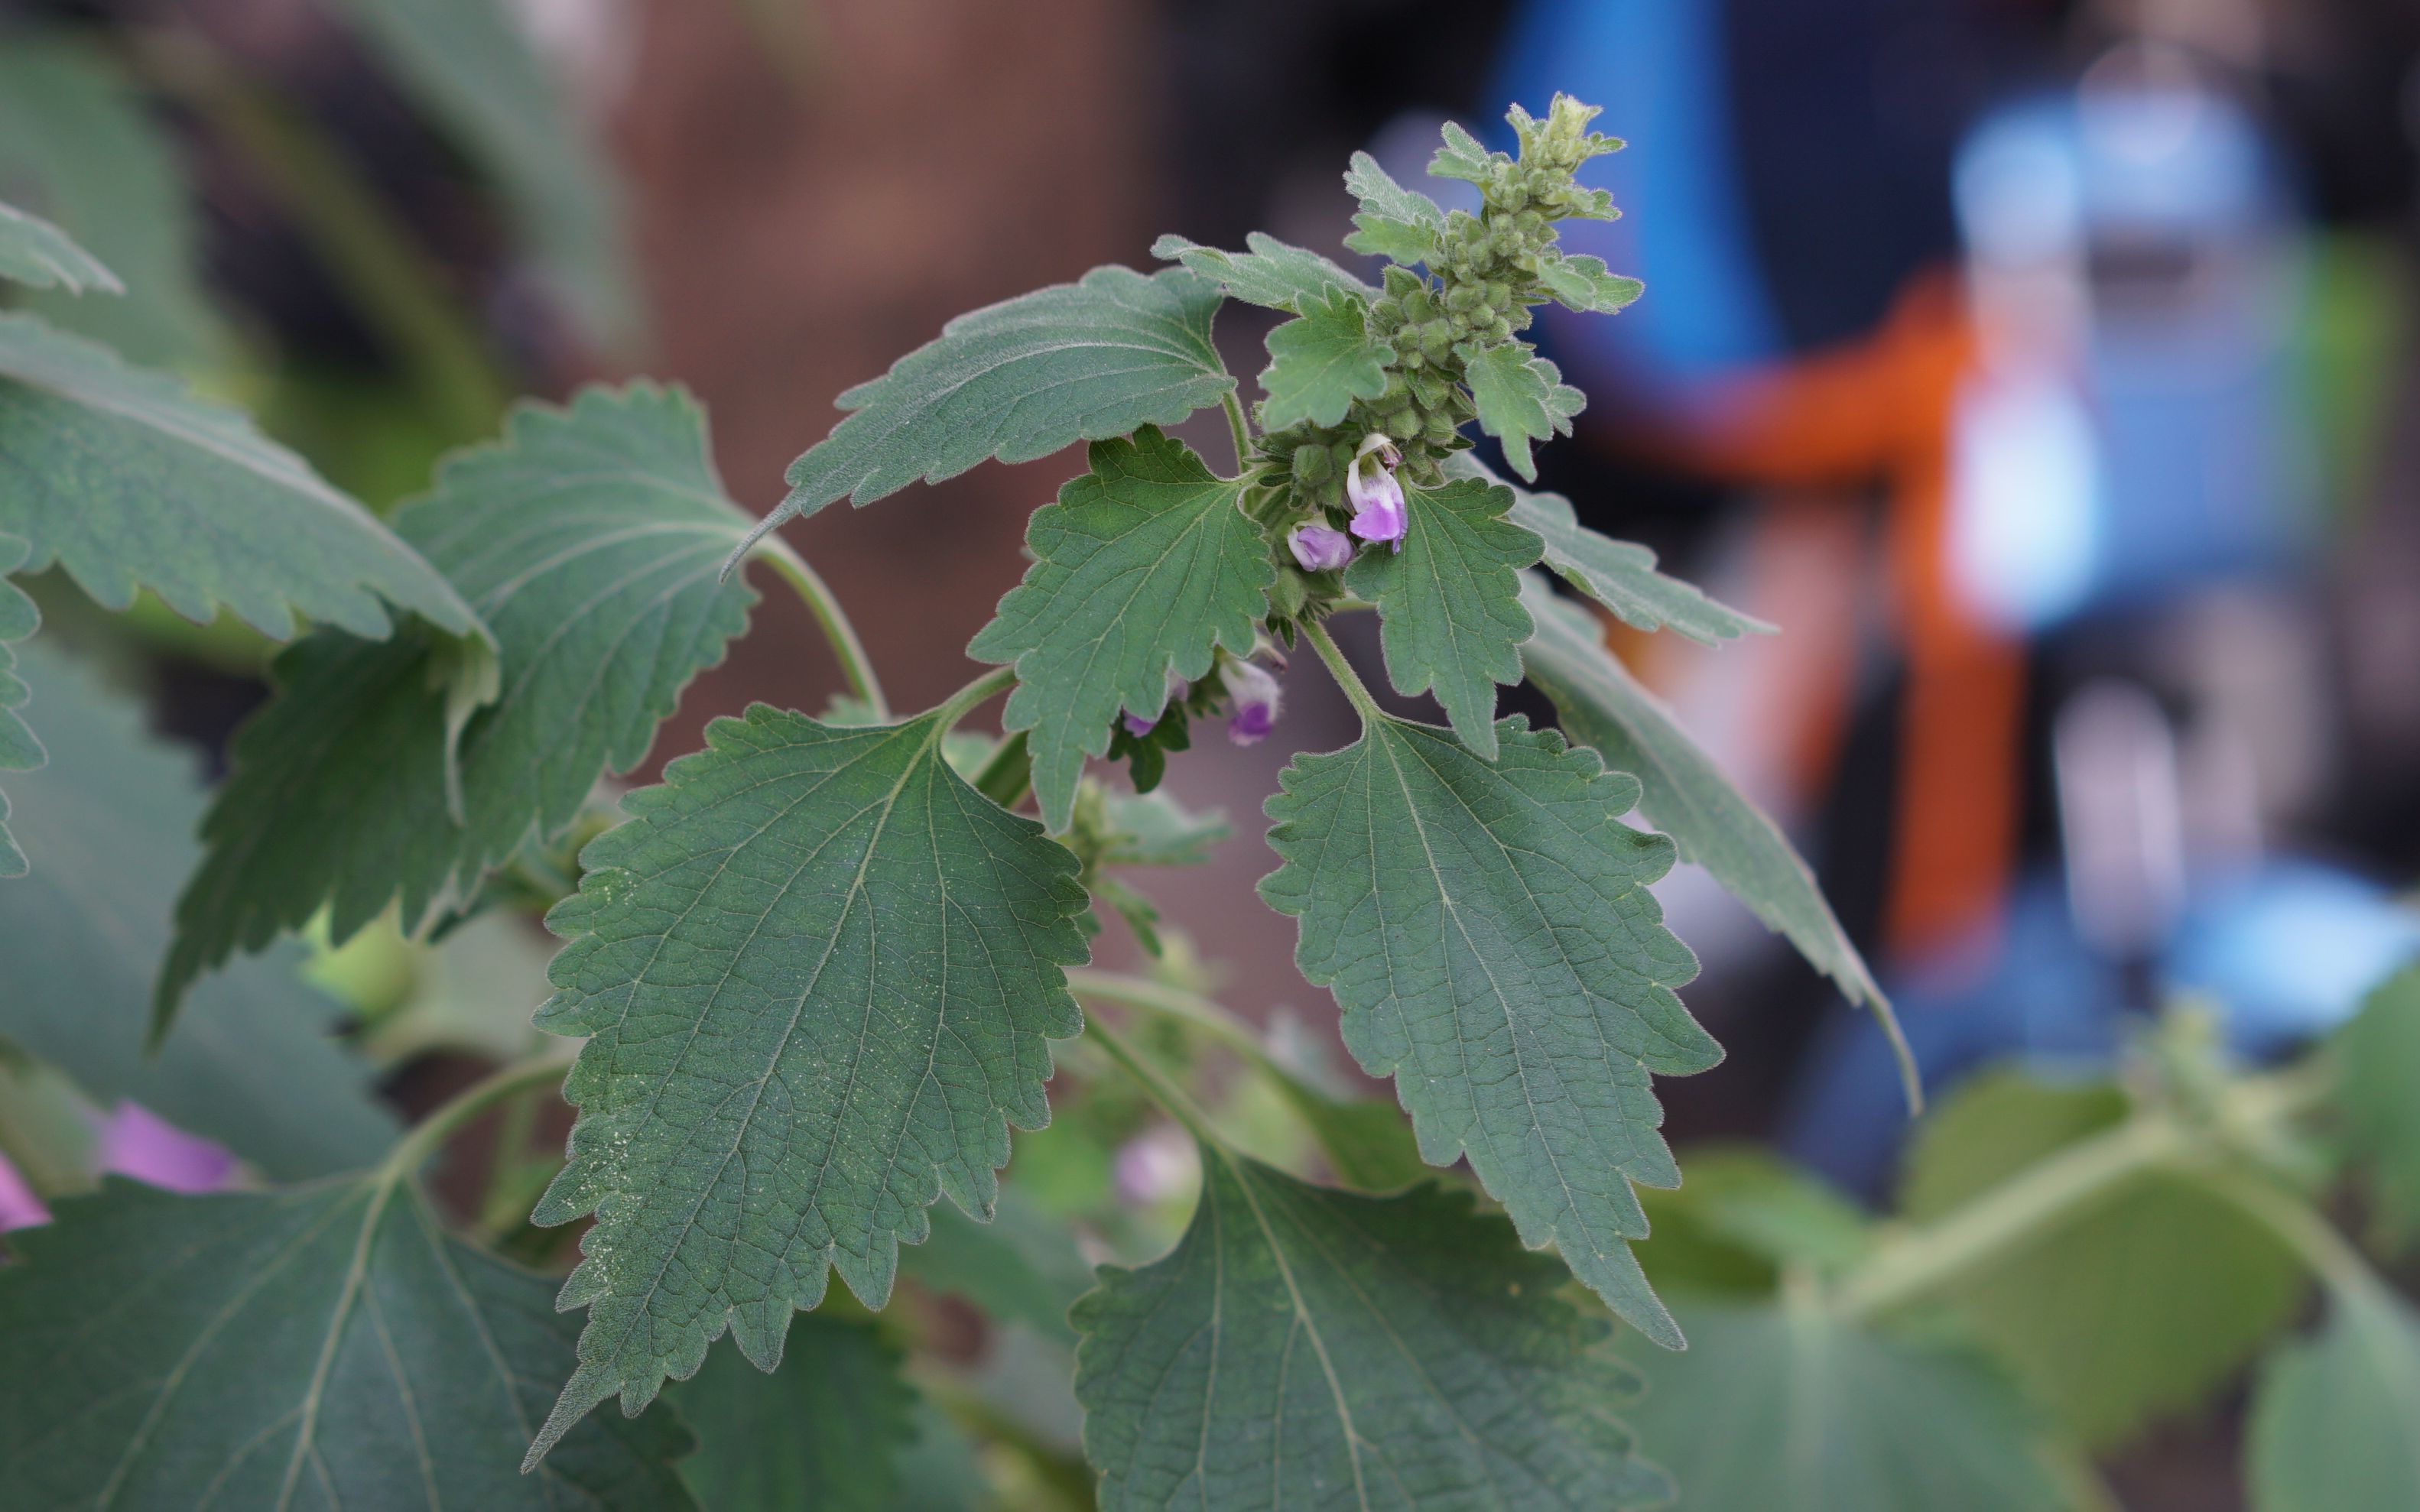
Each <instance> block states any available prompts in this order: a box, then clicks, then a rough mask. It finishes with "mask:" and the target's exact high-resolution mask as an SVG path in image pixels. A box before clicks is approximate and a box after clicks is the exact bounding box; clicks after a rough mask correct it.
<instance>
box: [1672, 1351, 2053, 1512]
mask: <svg viewBox="0 0 2420 1512" xmlns="http://www.w3.org/2000/svg"><path fill="white" fill-rule="evenodd" d="M1681 1317H1682V1319H1683V1321H1684V1322H1686V1323H1687V1324H1688V1327H1689V1348H1688V1350H1687V1352H1686V1353H1682V1354H1654V1355H1652V1356H1651V1355H1650V1354H1649V1351H1646V1350H1625V1353H1626V1354H1628V1355H1630V1356H1631V1357H1632V1359H1633V1363H1635V1364H1636V1365H1637V1366H1638V1368H1639V1370H1640V1372H1641V1373H1642V1374H1644V1375H1645V1376H1646V1378H1647V1390H1646V1392H1645V1394H1644V1395H1642V1396H1640V1398H1639V1400H1638V1403H1637V1405H1636V1406H1634V1407H1632V1408H1631V1409H1630V1410H1629V1414H1630V1418H1631V1421H1632V1423H1633V1424H1634V1425H1636V1427H1637V1431H1638V1437H1639V1442H1640V1443H1643V1444H1645V1445H1646V1446H1647V1447H1648V1449H1649V1451H1650V1452H1652V1454H1653V1455H1654V1456H1655V1458H1656V1459H1657V1461H1658V1462H1660V1463H1661V1464H1662V1465H1663V1466H1664V1468H1665V1469H1666V1470H1667V1471H1668V1472H1670V1473H1671V1476H1672V1479H1673V1480H1674V1481H1675V1482H1676V1483H1677V1484H1678V1485H1679V1486H1680V1488H1681V1501H1680V1505H1681V1506H1682V1507H1684V1508H1687V1509H1688V1512H2065V1509H2066V1508H2067V1506H2068V1505H2069V1504H2068V1502H2067V1500H2066V1498H2065V1497H2064V1496H2062V1495H2061V1494H2060V1492H2059V1490H2058V1489H2057V1488H2056V1486H2055V1484H2054V1483H2053V1481H2052V1478H2051V1475H2050V1474H2049V1473H2048V1471H2047V1470H2046V1469H2045V1467H2044V1464H2043V1462H2042V1460H2041V1459H2040V1458H2038V1456H2037V1453H2036V1451H2035V1449H2034V1446H2033V1444H2032V1443H2031V1442H2030V1441H2031V1435H2032V1430H2033V1425H2032V1423H2031V1421H2030V1419H2029V1418H2028V1417H2027V1415H2026V1413H2025V1411H2024V1404H2023V1402H2022V1401H2021V1400H2020V1399H2019V1398H2018V1396H2017V1395H2016V1394H2015V1393H2014V1392H2012V1391H2010V1390H2009V1388H2008V1387H2007V1385H2006V1384H2005V1383H2004V1382H2002V1381H2000V1380H1999V1379H1998V1378H1996V1377H1995V1376H1993V1374H1991V1372H1990V1371H1989V1369H1988V1368H1987V1367H1986V1366H1985V1365H1983V1364H1982V1363H1981V1362H1979V1361H1977V1360H1974V1359H1972V1358H1970V1357H1968V1356H1966V1355H1963V1354H1958V1353H1952V1352H1949V1351H1947V1350H1937V1349H1931V1348H1926V1347H1922V1346H1918V1345H1916V1344H1912V1343H1900V1342H1898V1341H1896V1340H1892V1339H1889V1338H1885V1337H1883V1336H1880V1335H1873V1334H1869V1333H1867V1332H1865V1331H1864V1330H1862V1329H1860V1328H1858V1327H1857V1326H1856V1325H1855V1324H1854V1323H1849V1322H1844V1321H1840V1320H1837V1319H1832V1318H1828V1317H1825V1316H1824V1315H1823V1314H1821V1313H1818V1312H1813V1311H1795V1310H1791V1309H1788V1308H1783V1307H1776V1306H1716V1305H1712V1304H1699V1305H1693V1306H1684V1307H1683V1309H1682V1311H1681Z"/></svg>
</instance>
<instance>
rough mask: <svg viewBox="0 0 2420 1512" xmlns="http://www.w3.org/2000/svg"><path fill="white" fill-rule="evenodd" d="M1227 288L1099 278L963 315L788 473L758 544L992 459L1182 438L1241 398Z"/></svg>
mask: <svg viewBox="0 0 2420 1512" xmlns="http://www.w3.org/2000/svg"><path fill="white" fill-rule="evenodd" d="M1221 298H1222V296H1221V295H1220V293H1219V291H1218V285H1216V284H1214V283H1212V282H1211V281H1210V280H1208V279H1206V278H1203V277H1202V276H1201V275H1199V274H1197V273H1193V272H1190V271H1187V270H1185V269H1182V268H1168V269H1163V270H1160V271H1159V272H1157V273H1155V274H1153V275H1152V276H1151V277H1149V278H1145V277H1144V276H1143V275H1142V274H1140V273H1138V272H1136V271H1134V270H1131V269H1126V268H1095V269H1094V270H1092V271H1091V272H1089V273H1086V274H1085V275H1084V278H1083V281H1082V282H1081V283H1077V284H1056V285H1051V286H1050V287H1048V288H1046V289H1038V290H1036V291H1034V292H1033V293H1032V294H1025V295H1020V296H1019V297H1017V298H1016V299H1013V300H1008V301H1002V302H1001V303H999V304H993V305H986V306H985V308H983V309H980V310H976V311H973V312H971V313H970V314H967V315H962V316H958V317H957V318H956V319H955V320H953V321H951V322H950V323H949V324H948V325H947V326H944V327H943V328H942V329H941V334H940V338H939V340H937V341H932V342H928V343H926V344H925V345H924V346H922V347H917V348H916V349H915V350H914V351H912V352H909V353H908V354H907V356H905V357H903V358H901V359H899V361H898V362H896V363H892V366H891V371H890V372H889V373H888V374H886V375H884V376H883V377H881V378H876V379H874V380H873V381H872V382H870V383H861V384H859V385H858V386H857V387H856V388H853V389H851V390H849V391H848V392H847V393H844V394H842V395H841V396H840V407H841V408H842V409H854V410H856V411H857V412H856V413H855V414H853V415H851V416H849V417H848V418H847V419H846V420H844V421H842V422H841V423H840V424H838V425H836V426H834V427H833V429H832V433H831V434H830V436H828V437H826V438H825V439H824V440H821V441H819V442H817V443H816V444H815V446H814V449H813V450H811V451H809V452H808V453H807V454H806V455H804V456H801V457H799V459H798V460H797V461H796V462H793V463H792V464H790V473H789V481H790V492H789V495H788V497H787V498H784V499H783V501H782V502H781V505H780V507H779V508H777V509H775V510H774V511H773V513H771V514H770V515H768V516H767V517H765V519H764V520H763V522H762V523H760V524H759V525H758V526H757V527H756V529H755V531H754V532H752V533H751V535H750V537H749V539H750V540H754V539H755V538H756V536H758V535H762V534H764V533H765V532H768V531H770V530H772V529H773V528H774V527H776V526H778V525H780V524H782V523H783V521H785V520H789V519H794V518H796V517H799V516H801V515H812V514H814V512H815V511H817V510H819V509H821V508H823V507H824V506H825V505H826V504H829V503H830V502H831V501H833V500H835V499H853V500H854V501H856V502H858V503H859V504H870V503H872V502H874V501H876V500H877V499H880V498H883V497H884V496H886V495H889V494H893V493H896V492H898V491H899V490H900V489H902V488H905V487H906V486H908V485H909V484H911V483H914V482H915V481H916V480H918V479H919V478H922V479H923V480H924V481H925V482H926V483H939V482H940V481H941V480H942V479H944V478H954V477H956V476H957V475H958V474H959V473H961V472H964V471H967V470H968V469H970V468H972V467H974V466H975V465H976V464H977V463H980V462H982V461H984V460H985V459H986V458H993V457H996V458H998V459H999V460H1001V461H1002V462H1031V461H1032V460H1033V459H1034V458H1036V457H1042V456H1048V455H1050V454H1051V453H1053V452H1056V451H1058V450H1060V449H1061V448H1062V447H1065V446H1070V445H1073V444H1074V443H1076V442H1077V441H1105V440H1109V438H1110V437H1112V436H1124V435H1125V434H1127V433H1128V432H1130V431H1133V430H1135V429H1136V428H1138V427H1139V426H1142V425H1173V424H1176V423H1177V422H1178V421H1180V420H1183V419H1184V418H1185V417H1186V416H1187V415H1189V414H1191V413H1192V412H1193V411H1195V410H1196V409H1202V407H1203V406H1205V405H1214V404H1217V403H1218V401H1219V400H1220V399H1221V398H1223V397H1224V396H1226V395H1227V394H1229V393H1233V391H1234V388H1235V380H1234V379H1233V378H1230V377H1228V376H1227V370H1226V368H1225V367H1224V366H1223V365H1221V364H1220V363H1219V361H1218V347H1216V346H1215V345H1214V344H1213V343H1212V341H1211V339H1210V321H1211V317H1212V316H1216V315H1217V314H1218V304H1219V301H1220V300H1221Z"/></svg>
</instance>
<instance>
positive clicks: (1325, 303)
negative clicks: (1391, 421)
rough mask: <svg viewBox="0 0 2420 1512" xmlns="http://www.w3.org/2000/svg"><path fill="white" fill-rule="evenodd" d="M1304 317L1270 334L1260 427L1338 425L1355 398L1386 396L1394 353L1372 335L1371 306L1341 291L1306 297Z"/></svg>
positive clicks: (1262, 383)
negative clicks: (1388, 366)
mask: <svg viewBox="0 0 2420 1512" xmlns="http://www.w3.org/2000/svg"><path fill="white" fill-rule="evenodd" d="M1300 308H1301V310H1302V315H1301V317H1300V318H1298V319H1294V320H1289V321H1287V322H1286V323H1285V324H1284V325H1281V326H1280V327H1278V328H1277V329H1276V330H1275V331H1272V332H1269V365H1268V366H1267V368H1265V369H1264V370H1263V372H1262V374H1261V389H1262V391H1263V392H1264V393H1266V394H1267V395H1268V397H1267V398H1266V399H1264V400H1263V401H1262V403H1261V424H1262V426H1263V427H1264V428H1265V429H1268V430H1283V429H1285V428H1286V427H1287V426H1289V425H1292V424H1297V423H1299V422H1301V421H1305V420H1308V421H1311V422H1312V423H1314V424H1321V425H1333V424H1337V423H1338V422H1340V421H1342V419H1343V418H1344V412H1345V411H1346V410H1347V409H1352V408H1353V401H1354V400H1356V399H1374V398H1376V397H1378V396H1379V395H1380V394H1382V393H1386V392H1387V360H1388V358H1389V357H1391V356H1392V355H1394V349H1393V348H1392V347H1388V345H1387V344H1386V343H1385V342H1384V341H1381V340H1380V339H1379V338H1378V337H1377V336H1376V335H1375V334H1374V333H1373V332H1372V331H1371V330H1370V306H1369V305H1368V304H1367V303H1365V302H1364V301H1361V300H1360V299H1357V298H1356V297H1355V296H1353V295H1351V294H1348V293H1345V292H1344V291H1343V290H1342V289H1330V290H1328V291H1327V293H1326V295H1325V296H1322V297H1306V298H1305V299H1304V300H1303V301H1301V305H1300Z"/></svg>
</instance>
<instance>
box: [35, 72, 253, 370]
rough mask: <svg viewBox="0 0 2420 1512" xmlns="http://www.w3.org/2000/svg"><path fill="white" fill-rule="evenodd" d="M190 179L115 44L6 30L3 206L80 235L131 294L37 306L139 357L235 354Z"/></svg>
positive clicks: (201, 359) (46, 299)
mask: <svg viewBox="0 0 2420 1512" xmlns="http://www.w3.org/2000/svg"><path fill="white" fill-rule="evenodd" d="M186 181H187V180H186V174H185V171H184V168H183V166H182V165H181V164H180V163H179V162H178V158H177V152H176V149H175V145H174V143H173V142H172V140H171V139H170V136H169V134H168V132H167V131H164V130H163V127H162V125H161V123H160V122H159V121H158V120H157V118H156V117H155V116H154V113H153V111H152V108H151V106H150V104H149V103H148V101H147V100H145V99H144V98H143V95H142V94H141V92H140V91H138V90H137V89H136V87H135V86H134V84H133V81H132V80H131V79H129V78H128V77H127V75H126V71H125V69H124V68H123V66H122V65H120V64H119V62H118V61H117V59H116V57H115V56H113V55H112V54H111V53H110V51H109V50H108V49H107V48H105V47H104V46H102V45H101V44H100V43H99V42H98V41H97V40H93V39H87V38H85V37H84V36H81V35H77V34H75V33H71V32H70V31H67V30H65V29H53V28H41V29H35V28H26V27H10V28H7V29H5V30H0V199H6V200H8V202H10V203H11V204H13V205H16V206H18V207H21V208H23V209H26V210H29V211H32V212H33V213H34V214H37V215H39V216H41V217H42V218H43V219H44V220H46V221H49V222H51V223H53V224H55V225H56V226H57V227H58V228H59V229H60V230H61V231H63V232H65V233H66V234H67V235H69V236H70V237H73V238H74V239H75V240H76V244H77V245H78V246H80V247H82V248H83V249H85V252H86V253H88V254H89V255H91V256H92V257H94V258H97V259H98V260H99V261H101V262H102V263H104V264H106V265H107V266H108V268H109V270H111V271H112V272H113V273H115V274H116V278H117V279H119V280H122V281H123V282H124V284H125V287H126V293H125V297H124V298H122V299H114V300H88V299H78V298H76V297H74V296H73V295H72V294H70V292H68V289H67V288H66V287H61V288H57V289H47V290H43V291H40V292H38V293H35V294H32V295H30V296H28V297H27V298H26V299H25V300H24V301H23V307H24V308H26V309H28V310H31V311H33V312H35V313H37V314H39V315H40V316H42V317H43V318H44V319H46V320H49V321H50V322H51V323H52V324H53V325H55V326H57V327H58V328H60V329H61V330H64V331H72V332H77V333H79V334H81V335H85V336H89V337H91V338H93V339H94V340H96V341H99V342H102V343H104V344H106V345H107V346H109V347H113V348H114V349H116V351H118V352H120V353H122V354H124V355H125V356H126V357H127V358H129V359H131V360H132V361H134V362H137V363H161V364H163V365H166V366H172V367H178V368H193V367H198V366H202V365H205V364H207V363H210V362H212V361H213V360H215V359H217V358H219V357H220V356H222V355H223V354H224V353H225V350H226V348H227V347H228V345H229V343H228V338H227V332H226V329H225V326H224V325H223V324H222V322H221V321H220V320H219V317H218V316H217V315H216V314H215V313H214V312H213V311H212V309H211V306H210V300H209V294H208V293H207V292H206V291H205V290H204V288H203V285H202V252H201V246H200V239H199V236H198V234H197V232H198V226H197V223H196V217H195V215H194V202H193V197H192V195H191V194H190V193H188V192H187V190H186V187H185V185H186ZM101 286H108V285H106V284H104V285H101Z"/></svg>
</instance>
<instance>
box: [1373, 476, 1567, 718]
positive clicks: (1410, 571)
mask: <svg viewBox="0 0 2420 1512" xmlns="http://www.w3.org/2000/svg"><path fill="white" fill-rule="evenodd" d="M1404 505H1405V508H1406V512H1407V514H1408V516H1409V519H1410V523H1409V526H1408V528H1407V529H1406V530H1405V531H1404V540H1403V547H1402V549H1401V550H1396V551H1364V552H1362V553H1361V555H1360V556H1358V557H1357V558H1355V559H1354V563H1353V565H1352V566H1351V567H1349V568H1347V569H1346V570H1345V574H1344V586H1345V588H1346V589H1347V590H1348V591H1350V592H1352V593H1354V594H1358V595H1359V596H1361V597H1363V598H1366V599H1368V600H1370V601H1371V602H1372V603H1373V604H1376V605H1377V606H1378V612H1379V615H1380V617H1381V627H1380V635H1381V642H1382V645H1383V648H1384V650H1385V652H1386V656H1387V680H1388V682H1390V683H1392V684H1394V685H1395V691H1396V692H1398V693H1402V694H1404V695H1405V696H1407V697H1408V696H1410V695H1413V694H1418V693H1426V692H1432V691H1433V692H1435V694H1436V700H1437V702H1438V703H1440V704H1442V705H1444V708H1445V714H1446V718H1447V719H1448V720H1449V721H1450V722H1451V724H1452V725H1453V731H1454V733H1455V734H1457V735H1460V736H1461V737H1462V742H1463V744H1464V745H1466V746H1468V747H1469V748H1471V749H1473V750H1475V751H1477V752H1479V754H1480V755H1481V756H1484V757H1486V758H1488V759H1489V760H1491V761H1493V760H1494V759H1495V757H1496V685H1497V684H1498V683H1508V684H1509V683H1517V682H1519V681H1520V680H1521V653H1520V650H1519V647H1520V645H1521V642H1523V641H1524V640H1528V639H1529V636H1530V633H1531V632H1532V630H1533V629H1534V628H1535V627H1534V626H1533V625H1531V624H1530V622H1529V611H1528V609H1524V608H1522V607H1521V569H1522V568H1524V567H1527V566H1530V565H1532V564H1533V563H1536V562H1537V560H1538V552H1539V550H1540V543H1539V539H1538V537H1537V536H1536V535H1535V534H1533V533H1531V532H1528V531H1526V530H1523V529H1522V528H1521V527H1520V526H1518V525H1516V524H1514V523H1512V521H1511V520H1509V519H1507V518H1505V511H1506V510H1507V509H1509V508H1510V507H1511V506H1512V491H1511V490H1510V489H1506V488H1497V487H1490V486H1487V485H1486V484H1483V483H1479V482H1476V481H1474V480H1471V479H1467V478H1460V479H1456V480H1454V481H1452V482H1450V483H1448V484H1446V485H1445V486H1443V487H1441V488H1421V487H1407V488H1405V489H1404Z"/></svg>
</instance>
